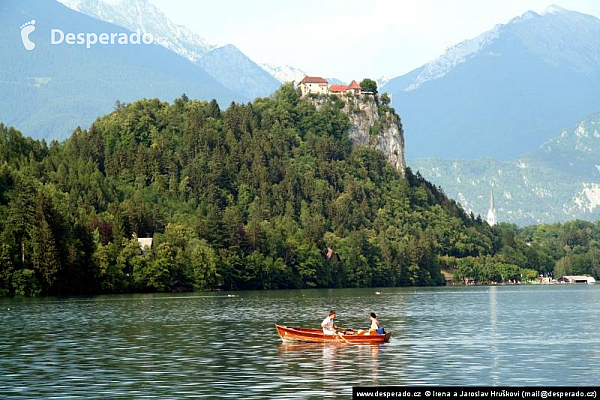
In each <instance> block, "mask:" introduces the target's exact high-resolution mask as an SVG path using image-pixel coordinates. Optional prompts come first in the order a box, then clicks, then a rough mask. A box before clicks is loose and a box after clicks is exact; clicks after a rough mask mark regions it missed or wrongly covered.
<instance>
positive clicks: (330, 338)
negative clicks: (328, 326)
mask: <svg viewBox="0 0 600 400" xmlns="http://www.w3.org/2000/svg"><path fill="white" fill-rule="evenodd" d="M275 328H277V333H278V334H279V336H280V337H281V340H283V341H284V342H287V341H291V342H315V343H336V342H337V343H354V344H373V343H383V342H388V341H389V340H390V337H391V336H392V333H391V332H387V333H384V334H382V335H380V334H377V333H371V334H369V332H365V333H364V334H359V333H358V331H354V330H350V331H339V333H338V334H337V335H325V334H324V333H323V330H322V329H310V328H297V327H290V326H282V325H275Z"/></svg>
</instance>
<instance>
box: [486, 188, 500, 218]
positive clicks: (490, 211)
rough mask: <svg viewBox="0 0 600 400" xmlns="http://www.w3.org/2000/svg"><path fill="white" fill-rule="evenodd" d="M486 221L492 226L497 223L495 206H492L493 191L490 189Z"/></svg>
mask: <svg viewBox="0 0 600 400" xmlns="http://www.w3.org/2000/svg"><path fill="white" fill-rule="evenodd" d="M487 223H488V224H490V226H494V225H496V224H497V223H498V221H497V219H496V207H495V206H494V191H493V190H490V208H489V209H488V214H487Z"/></svg>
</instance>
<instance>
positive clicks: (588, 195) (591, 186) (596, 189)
mask: <svg viewBox="0 0 600 400" xmlns="http://www.w3.org/2000/svg"><path fill="white" fill-rule="evenodd" d="M573 202H574V203H575V204H576V205H577V207H578V208H579V210H586V211H588V212H592V211H593V210H594V209H595V208H596V207H598V206H600V184H598V183H595V182H589V183H588V182H584V183H583V189H582V190H581V191H580V192H579V193H577V194H576V195H575V196H573ZM571 208H573V207H571Z"/></svg>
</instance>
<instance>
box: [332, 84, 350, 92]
mask: <svg viewBox="0 0 600 400" xmlns="http://www.w3.org/2000/svg"><path fill="white" fill-rule="evenodd" d="M346 90H348V86H344V85H331V86H329V91H330V92H345V91H346Z"/></svg>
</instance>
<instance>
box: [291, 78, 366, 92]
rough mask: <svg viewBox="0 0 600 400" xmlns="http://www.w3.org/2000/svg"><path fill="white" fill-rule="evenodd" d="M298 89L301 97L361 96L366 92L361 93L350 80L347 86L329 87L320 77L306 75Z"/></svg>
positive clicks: (353, 81)
mask: <svg viewBox="0 0 600 400" xmlns="http://www.w3.org/2000/svg"><path fill="white" fill-rule="evenodd" d="M298 87H299V88H300V90H302V95H303V96H305V95H307V94H311V93H312V94H363V93H367V92H363V91H362V89H361V87H360V85H359V84H358V83H357V82H356V81H355V80H352V82H350V84H349V85H348V86H346V85H331V86H329V82H327V79H325V78H321V77H320V76H308V75H306V76H305V77H304V78H303V79H302V80H301V81H300V83H298Z"/></svg>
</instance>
